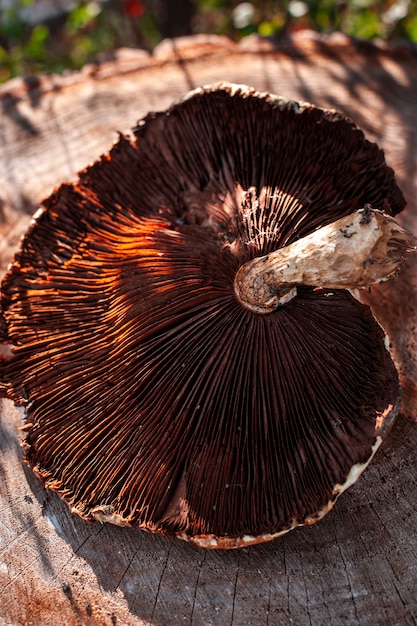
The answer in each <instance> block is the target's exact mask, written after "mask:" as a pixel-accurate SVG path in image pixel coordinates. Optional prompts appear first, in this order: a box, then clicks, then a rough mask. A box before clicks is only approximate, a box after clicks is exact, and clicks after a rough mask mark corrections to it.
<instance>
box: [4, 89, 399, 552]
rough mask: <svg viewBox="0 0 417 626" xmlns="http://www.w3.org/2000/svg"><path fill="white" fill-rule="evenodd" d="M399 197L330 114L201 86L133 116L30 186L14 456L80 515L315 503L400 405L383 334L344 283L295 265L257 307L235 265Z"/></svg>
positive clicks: (364, 455)
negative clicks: (130, 130) (281, 298)
mask: <svg viewBox="0 0 417 626" xmlns="http://www.w3.org/2000/svg"><path fill="white" fill-rule="evenodd" d="M404 204H405V202H404V199H403V196H402V194H401V192H400V191H399V189H398V187H397V185H396V183H395V179H394V174H393V172H392V170H391V169H390V168H389V167H387V165H386V163H385V160H384V155H383V153H382V151H381V150H380V149H379V148H378V147H377V146H376V145H374V144H372V143H370V142H369V141H367V140H366V139H365V137H364V135H363V133H362V132H361V131H360V130H359V129H358V128H357V127H356V126H355V125H354V124H353V123H352V122H351V121H349V120H347V119H346V118H344V117H342V116H341V115H339V114H337V113H335V112H331V111H324V110H321V109H318V108H316V107H314V106H312V105H309V104H297V103H294V102H286V101H284V100H283V99H281V98H277V97H275V96H271V95H270V94H260V93H258V92H255V91H254V90H253V89H250V88H247V87H244V86H233V85H228V84H221V85H216V86H213V87H207V88H203V89H198V90H195V91H194V92H192V93H191V94H188V95H187V96H186V97H185V98H184V99H182V100H181V101H180V102H178V103H176V104H174V105H173V106H172V107H171V108H170V109H169V110H168V111H165V112H161V113H152V114H150V115H148V116H147V117H146V118H145V119H144V120H142V121H141V122H139V124H138V125H137V127H136V128H135V130H134V136H133V138H128V137H121V138H120V140H119V141H118V143H117V144H116V145H115V146H114V147H113V148H112V149H111V151H110V152H109V154H107V155H104V156H103V157H102V158H101V159H100V160H99V161H97V162H96V163H95V164H94V165H92V166H91V167H89V168H87V169H86V170H84V171H82V172H81V173H80V175H79V180H78V182H77V183H76V184H74V185H71V184H65V185H62V186H61V187H60V188H59V189H58V190H57V191H56V192H55V193H53V194H52V196H51V197H50V198H48V199H47V200H46V201H45V202H44V206H43V209H42V210H40V211H39V212H38V214H37V215H36V216H35V219H34V221H33V223H32V225H31V227H30V229H29V231H28V233H27V234H26V236H25V238H24V239H23V241H22V244H21V248H20V250H19V252H18V253H17V254H16V257H15V260H14V263H13V265H12V266H11V268H10V269H9V271H8V273H7V274H6V276H5V278H4V280H3V283H2V296H1V325H0V327H1V328H2V329H3V331H2V336H1V339H2V341H3V342H5V343H8V344H11V345H12V346H13V354H12V356H11V357H10V358H7V359H4V360H3V361H2V362H1V363H0V381H1V382H0V390H1V391H2V393H3V395H6V396H7V397H8V398H10V399H12V400H13V401H14V402H15V403H16V404H18V405H23V406H24V407H25V412H26V423H27V425H26V430H25V459H26V461H27V463H28V464H29V465H30V466H31V467H32V468H33V470H34V471H35V472H36V474H37V475H38V476H39V477H40V478H41V479H42V481H43V482H44V484H45V485H46V487H48V488H50V489H53V490H55V491H57V492H58V493H59V494H60V495H61V496H62V498H63V499H64V500H66V501H67V502H68V504H69V506H70V507H71V510H72V511H74V512H76V513H78V514H79V515H80V516H81V517H83V518H84V519H86V520H90V521H93V520H95V519H98V520H101V521H110V522H113V523H116V524H122V525H124V524H126V525H132V526H137V527H140V528H143V529H148V530H152V531H159V532H163V533H170V534H176V535H178V536H179V537H181V538H183V539H188V540H191V541H194V542H196V543H197V544H198V545H201V546H204V547H220V548H229V547H239V546H242V545H248V544H249V543H256V542H258V541H265V540H268V539H271V538H273V537H275V536H278V535H279V534H282V533H283V532H286V531H287V530H290V529H291V528H293V527H295V526H297V525H301V524H305V523H312V522H314V521H316V520H317V519H320V518H321V517H322V516H323V515H324V514H325V513H326V512H327V511H328V510H330V508H331V507H332V505H333V503H334V501H335V499H336V498H337V497H338V495H339V493H340V492H341V491H342V490H343V489H344V488H345V487H346V486H349V485H350V484H351V483H352V482H353V481H354V480H355V479H356V478H357V477H358V476H359V474H360V472H361V471H362V469H364V467H365V466H366V464H367V463H368V462H369V460H370V459H371V458H372V455H373V453H374V452H375V449H376V447H377V444H378V443H379V442H380V438H381V437H380V435H381V434H382V433H383V432H384V431H385V430H387V424H388V423H389V422H391V421H392V419H393V418H394V417H395V414H396V412H397V410H398V399H399V385H398V379H397V373H396V370H395V366H394V364H393V362H392V360H391V358H390V355H389V353H388V352H387V350H386V348H385V344H384V333H383V331H382V329H381V328H380V326H379V325H378V323H377V322H376V321H375V319H374V318H373V316H372V314H371V311H370V309H369V308H368V307H367V306H365V305H364V304H361V303H360V302H359V301H358V300H357V299H355V297H354V296H353V295H352V294H351V293H350V292H349V291H348V290H346V289H340V288H332V287H331V286H329V285H327V286H326V285H320V286H319V287H318V288H317V286H314V285H312V286H311V285H309V286H306V285H303V284H302V283H301V284H297V287H296V294H293V295H294V297H292V298H291V299H290V301H288V302H287V303H285V305H284V306H280V307H279V308H276V309H274V310H273V311H272V312H271V313H268V314H262V315H260V314H257V313H256V312H253V311H251V310H248V308H246V307H245V306H242V304H241V302H240V301H239V298H237V297H236V293H235V277H236V275H237V273H238V271H239V268H241V267H242V266H244V265H245V264H246V263H248V262H250V261H252V260H253V259H257V258H258V257H262V256H264V255H268V254H269V253H274V252H275V251H277V250H280V249H282V248H284V247H286V246H289V245H291V244H292V243H294V242H297V241H298V240H300V239H301V238H304V237H306V236H308V235H310V234H311V233H313V232H315V231H317V230H318V229H320V228H322V227H324V226H326V225H329V224H332V223H333V222H335V221H336V220H338V219H340V218H343V217H346V216H349V215H351V214H352V213H353V212H354V211H357V210H359V209H361V208H363V207H365V206H366V205H371V206H372V207H373V209H375V210H377V211H383V212H384V214H386V215H387V216H394V215H395V214H396V213H398V212H399V211H400V210H401V209H402V208H403V206H404Z"/></svg>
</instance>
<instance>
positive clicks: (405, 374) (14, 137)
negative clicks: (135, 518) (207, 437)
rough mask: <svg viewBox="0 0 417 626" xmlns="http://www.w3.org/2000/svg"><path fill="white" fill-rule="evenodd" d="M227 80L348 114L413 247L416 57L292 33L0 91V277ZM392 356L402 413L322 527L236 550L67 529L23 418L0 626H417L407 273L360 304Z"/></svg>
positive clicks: (107, 530) (10, 415)
mask: <svg viewBox="0 0 417 626" xmlns="http://www.w3.org/2000/svg"><path fill="white" fill-rule="evenodd" d="M220 80H228V81H232V82H242V83H246V84H250V85H253V86H255V87H257V88H259V89H261V90H267V91H271V92H274V93H279V94H280V95H282V96H284V97H286V98H289V99H295V100H300V99H302V100H308V101H310V102H313V103H314V104H316V105H319V106H324V107H334V108H337V109H338V110H339V111H342V112H344V113H346V114H348V115H350V116H351V117H352V118H353V119H354V120H355V121H356V123H357V124H358V125H359V126H361V127H362V128H363V130H364V131H365V132H366V134H367V136H368V137H369V138H370V139H373V140H375V141H377V142H378V143H379V144H380V146H381V147H383V148H384V150H385V152H386V158H387V161H388V163H389V165H391V167H393V168H394V169H395V171H396V173H397V179H398V182H399V184H400V187H401V188H402V190H403V192H404V194H405V196H406V198H407V200H408V207H407V209H406V210H405V211H404V213H403V214H402V215H401V222H402V225H403V226H404V227H406V228H408V229H409V230H414V232H417V200H416V198H417V194H416V191H417V189H416V187H417V176H416V174H417V152H416V150H415V145H416V139H417V137H416V135H417V59H416V58H415V57H414V56H412V54H411V52H410V51H408V50H407V49H401V48H398V49H395V50H393V49H391V50H389V49H385V48H375V47H372V46H368V45H366V46H363V45H358V44H354V43H352V42H350V41H349V40H347V39H346V38H343V37H341V36H339V37H334V38H331V39H325V40H322V39H315V38H311V37H307V36H306V35H303V36H302V37H297V38H295V40H294V41H293V43H292V45H291V46H288V47H286V48H281V49H274V48H272V47H271V45H270V44H269V43H268V42H264V41H261V40H258V39H256V38H255V39H253V38H249V39H247V40H244V41H243V43H242V44H240V45H236V44H233V43H232V42H230V41H229V40H226V39H223V38H214V37H209V38H202V37H194V38H191V39H185V40H177V41H176V42H164V43H163V44H162V45H161V46H159V48H158V49H156V51H155V54H154V55H153V56H148V55H147V54H145V53H142V52H140V51H120V52H119V53H118V54H117V55H116V56H115V58H114V59H110V60H108V61H106V62H103V63H101V64H100V65H97V66H94V67H88V68H85V70H84V71H83V72H81V73H78V74H70V75H68V76H65V77H55V76H51V77H45V76H43V77H40V78H37V79H30V80H26V81H25V80H22V79H17V80H14V81H10V82H9V83H7V84H6V85H4V86H3V87H2V88H1V90H0V103H1V108H2V114H1V116H0V137H1V150H0V208H1V215H0V217H1V223H0V229H1V231H0V232H1V234H2V240H1V244H0V254H1V258H0V264H1V267H2V268H3V269H4V268H5V266H6V264H7V263H8V262H9V261H10V259H11V258H12V255H13V252H14V251H15V249H16V247H17V245H18V239H19V237H20V235H21V234H22V232H23V231H24V230H25V228H26V227H27V225H28V223H29V221H30V216H31V214H32V213H33V211H34V210H35V209H36V207H37V205H38V203H39V202H40V201H41V199H42V198H43V197H46V196H48V195H49V194H50V193H51V191H52V190H53V188H54V187H55V186H56V185H58V184H59V183H60V182H62V181H65V180H69V179H73V178H74V177H75V175H76V172H77V171H78V170H80V169H81V168H83V167H85V166H86V165H87V164H88V163H90V162H91V161H93V160H94V159H95V158H97V157H98V156H99V155H100V154H101V153H102V152H105V151H107V150H108V149H109V147H110V146H111V144H112V142H113V141H114V140H115V139H116V137H117V131H122V132H128V130H129V128H131V127H132V126H134V124H135V123H136V121H137V120H138V119H140V118H141V117H142V116H143V115H145V114H146V113H147V112H148V111H150V110H159V109H163V108H165V107H166V106H168V105H169V104H170V103H171V102H172V101H173V100H174V99H176V98H178V97H179V96H181V95H182V94H183V93H184V92H186V91H187V90H189V89H190V88H193V87H196V86H198V85H201V84H206V83H209V82H217V81H220ZM367 299H368V300H369V302H370V304H371V306H372V307H373V309H374V311H375V313H376V314H377V316H378V317H379V319H380V320H381V321H382V322H383V323H384V325H385V326H386V327H387V329H388V331H389V333H390V337H391V340H392V343H393V350H394V354H395V357H396V360H397V362H398V365H399V368H400V372H401V380H402V385H403V388H404V395H403V404H402V412H401V415H400V417H399V418H398V420H397V422H396V424H395V426H394V428H393V430H392V432H391V434H390V436H389V438H388V439H387V440H386V442H385V443H384V445H383V447H382V449H381V450H380V451H379V452H378V453H377V456H376V458H375V460H374V462H373V463H372V464H371V466H370V468H369V469H368V470H367V471H366V473H365V474H364V476H363V477H362V478H361V479H360V481H359V483H357V484H356V485H355V486H354V487H352V488H351V489H350V490H349V492H347V493H346V494H344V495H343V496H342V498H341V499H340V501H339V502H338V505H337V507H336V508H335V510H334V512H332V513H331V514H329V516H328V517H327V518H326V519H324V520H323V521H322V522H321V523H320V524H318V525H316V526H313V527H310V528H302V529H298V530H296V531H293V532H291V533H290V534H288V535H286V536H284V537H283V538H281V539H279V540H277V541H275V542H272V543H270V544H264V545H260V546H254V547H251V548H245V549H242V550H239V551H231V552H223V551H203V550H201V549H198V548H196V547H194V546H192V545H188V544H184V543H182V542H180V541H178V540H172V539H169V538H166V537H161V536H153V535H149V534H145V533H143V532H140V531H136V530H132V529H122V528H117V527H114V526H110V525H104V526H101V525H99V524H96V525H88V524H86V523H85V522H83V521H82V520H80V519H78V518H77V517H74V516H72V515H71V514H70V513H69V511H68V510H67V507H66V506H65V505H64V504H63V503H62V502H61V501H60V500H59V499H58V498H57V497H56V496H55V495H54V494H51V493H47V492H46V491H45V490H44V489H43V488H42V486H41V485H40V483H39V482H38V481H37V479H36V478H35V477H34V476H33V475H32V473H31V472H30V471H29V470H27V469H26V468H24V467H23V466H22V462H21V451H20V447H19V438H20V435H19V425H20V423H21V414H20V413H19V411H18V410H17V409H15V408H14V407H13V406H12V405H11V404H10V403H9V402H6V401H3V404H2V411H1V428H0V449H1V455H0V554H1V556H0V624H7V625H13V626H15V625H24V624H25V625H26V624H33V625H35V626H47V625H48V626H49V625H50V626H61V625H62V626H64V625H65V626H72V625H80V624H81V625H86V626H90V625H91V626H93V625H94V626H106V625H118V626H119V625H126V626H127V625H128V626H137V625H144V624H154V625H161V626H162V625H171V624H174V625H175V624H190V625H191V624H193V625H196V626H197V625H209V624H213V625H217V624H218V625H224V624H230V625H233V626H240V625H243V624H253V625H257V624H260V625H269V626H271V625H275V624H279V625H282V624H294V623H295V624H297V625H304V624H326V625H334V626H336V625H337V626H338V625H340V624H349V625H351V624H360V625H361V626H362V625H367V624H370V625H371V624H372V625H373V624H379V625H384V624H387V625H392V624H398V625H400V624H401V625H403V624H415V623H416V621H417V593H416V580H417V522H416V513H417V490H416V460H417V454H416V445H417V402H416V396H417V382H416V381H417V339H416V334H417V261H416V258H415V257H414V258H412V259H411V260H410V261H409V263H408V267H407V268H406V270H405V271H404V273H403V274H402V275H401V277H400V278H399V279H398V280H396V281H394V282H391V283H388V284H386V285H384V286H381V287H379V288H378V289H372V292H371V294H369V295H368V296H367Z"/></svg>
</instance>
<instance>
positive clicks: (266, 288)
mask: <svg viewBox="0 0 417 626" xmlns="http://www.w3.org/2000/svg"><path fill="white" fill-rule="evenodd" d="M416 243H417V239H416V237H414V236H413V235H411V234H410V233H408V232H407V231H406V230H404V229H403V228H401V226H399V224H398V223H397V222H396V221H395V219H394V218H392V217H390V216H389V215H387V214H386V213H383V212H382V211H378V210H376V209H373V208H372V207H370V205H365V207H364V208H363V209H360V210H359V211H355V213H352V215H348V216H346V217H342V218H341V219H339V220H336V221H335V222H333V223H332V224H329V225H328V226H323V227H322V228H319V229H318V230H316V231H315V232H314V233H311V234H310V235H307V236H306V237H303V238H302V239H299V240H298V241H295V242H294V243H292V244H290V245H289V246H286V247H284V248H280V249H279V250H276V251H275V252H271V253H270V254H268V255H266V256H263V257H257V258H255V259H253V260H251V261H248V262H247V263H245V265H242V267H240V268H239V270H238V272H237V274H236V277H235V283H234V287H235V293H236V296H237V298H238V300H239V301H240V302H241V304H242V305H243V306H244V307H246V308H247V309H249V310H251V311H254V312H256V313H270V312H272V311H273V310H274V309H276V308H277V307H279V306H283V305H284V304H286V303H287V302H289V301H290V300H292V298H294V296H295V295H296V294H297V285H309V286H312V287H327V288H333V289H357V288H364V287H369V286H371V285H374V284H376V283H381V282H384V281H386V280H389V279H390V278H392V277H393V276H395V275H396V274H397V273H398V271H399V268H400V266H401V264H402V263H403V262H404V260H405V257H406V254H407V253H408V252H410V251H412V250H414V251H415V250H416Z"/></svg>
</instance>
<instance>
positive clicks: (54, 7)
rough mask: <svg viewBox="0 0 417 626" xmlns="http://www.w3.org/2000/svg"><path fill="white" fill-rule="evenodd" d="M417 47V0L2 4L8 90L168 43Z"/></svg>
mask: <svg viewBox="0 0 417 626" xmlns="http://www.w3.org/2000/svg"><path fill="white" fill-rule="evenodd" d="M306 28H308V29H312V30H314V31H317V32H318V33H331V32H334V31H342V32H343V33H345V34H347V35H350V36H352V37H355V38H358V39H366V40H373V39H382V40H384V41H396V42H397V41H399V42H408V43H410V44H411V45H416V44H417V0H380V1H375V0H374V1H373V0H348V1H343V0H279V1H277V0H275V1H271V0H251V1H250V2H239V1H237V0H84V1H82V2H81V1H74V0H0V82H4V81H6V80H8V79H9V78H12V77H13V76H16V75H22V76H28V75H32V74H36V73H39V72H59V73H61V72H64V71H65V70H67V69H79V68H80V67H82V66H83V65H85V64H86V63H92V62H94V61H95V60H96V59H97V58H100V56H103V55H109V54H111V53H112V51H114V50H115V49H117V48H119V47H126V46H127V47H135V48H142V49H146V50H149V51H151V50H152V48H153V47H154V46H155V45H156V44H157V43H158V42H160V41H161V40H162V39H165V38H167V37H179V36H182V35H190V34H193V33H211V34H218V35H227V36H228V37H230V38H231V39H233V40H239V39H241V38H242V37H244V36H246V35H249V34H251V33H257V34H259V35H261V36H263V37H268V38H272V39H274V40H276V41H277V43H279V42H285V41H288V40H289V39H290V38H291V35H292V33H294V31H297V30H301V29H306Z"/></svg>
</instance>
